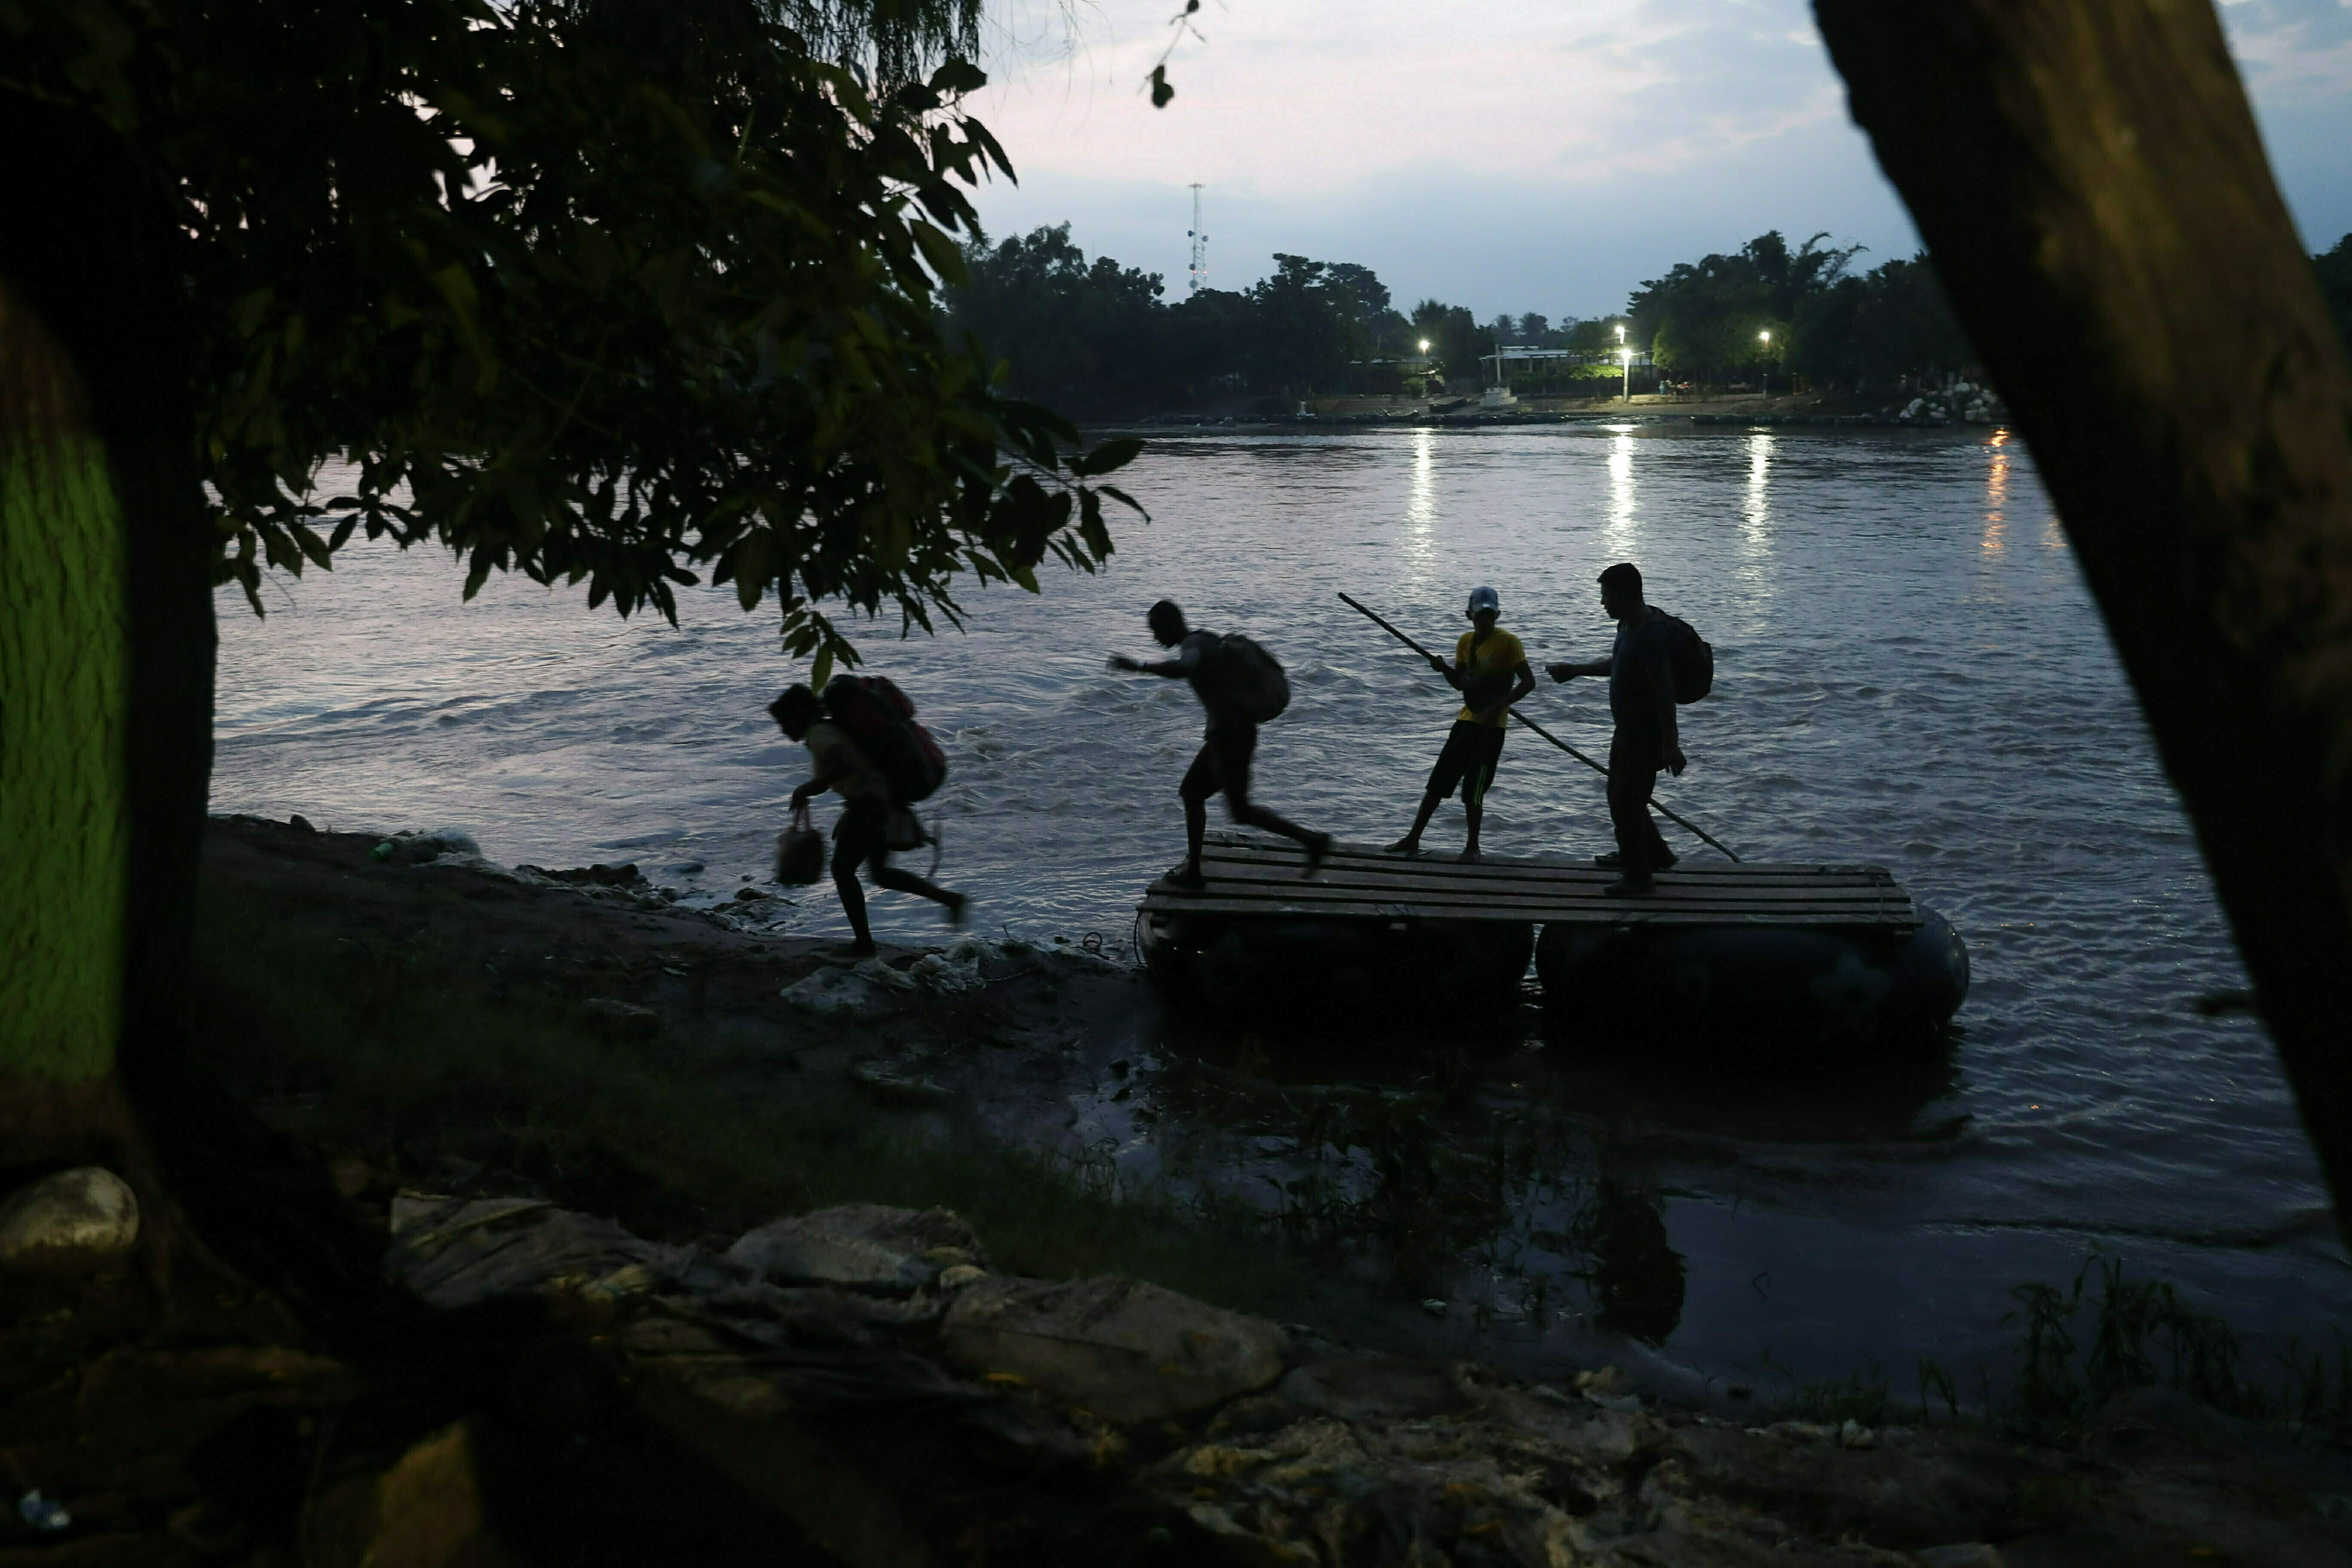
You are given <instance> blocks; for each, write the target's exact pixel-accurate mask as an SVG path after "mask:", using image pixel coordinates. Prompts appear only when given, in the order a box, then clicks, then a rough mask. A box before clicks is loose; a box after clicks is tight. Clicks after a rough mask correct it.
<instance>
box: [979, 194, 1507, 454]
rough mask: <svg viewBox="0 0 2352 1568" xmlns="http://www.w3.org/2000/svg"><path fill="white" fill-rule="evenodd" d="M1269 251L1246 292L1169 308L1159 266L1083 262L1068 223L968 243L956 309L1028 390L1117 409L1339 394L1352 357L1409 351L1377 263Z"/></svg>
mask: <svg viewBox="0 0 2352 1568" xmlns="http://www.w3.org/2000/svg"><path fill="white" fill-rule="evenodd" d="M1274 260H1275V271H1274V272H1273V274H1272V275H1271V276H1269V277H1266V278H1264V279H1260V280H1259V281H1258V282H1256V283H1255V284H1253V285H1252V286H1251V287H1250V288H1248V289H1244V290H1240V291H1234V290H1228V289H1203V290H1202V291H1201V292H1200V293H1197V294H1194V295H1192V296H1190V297H1188V298H1186V299H1184V300H1180V301H1178V302H1176V303H1174V304H1172V305H1171V304H1169V303H1168V302H1167V301H1166V300H1164V299H1163V298H1162V296H1163V294H1164V293H1165V291H1166V283H1165V280H1164V279H1162V278H1161V276H1160V274H1159V273H1156V272H1144V271H1142V270H1140V269H1139V268H1132V267H1121V266H1120V265H1119V264H1118V262H1117V261H1115V260H1113V259H1112V258H1109V257H1107V256H1104V257H1097V258H1095V259H1094V260H1093V261H1092V262H1088V261H1087V257H1086V253H1085V252H1084V251H1083V250H1081V249H1079V248H1078V247H1076V245H1074V244H1072V243H1071V242H1070V228H1069V225H1067V224H1060V225H1056V226H1052V227H1048V228H1039V229H1035V230H1033V231H1032V232H1030V233H1028V234H1026V235H1021V236H1018V237H1013V238H1011V239H1007V240H1004V241H1003V242H1001V243H999V244H996V245H994V246H991V245H989V244H987V243H985V242H984V241H979V240H975V241H973V242H972V243H971V244H969V245H968V246H967V247H965V252H964V261H965V270H966V275H967V276H966V279H965V281H964V282H963V283H962V284H961V285H960V286H959V287H957V288H955V289H951V290H950V293H949V308H950V313H951V317H952V320H953V322H954V324H955V326H956V327H957V328H959V329H961V330H962V331H968V332H970V333H971V334H972V335H973V336H975V337H976V338H978V339H979V340H980V341H981V342H983V343H984V344H986V345H987V350H988V352H989V353H993V354H1002V355H1003V359H1004V364H1005V368H1006V374H1007V377H1008V384H1009V385H1010V386H1012V387H1013V388H1014V389H1016V390H1018V391H1019V392H1020V393H1021V394H1022V395H1024V396H1028V397H1032V398H1035V399H1037V400H1039V401H1041V402H1045V403H1049V404H1052V405H1055V406H1056V407H1063V408H1071V409H1076V410H1080V411H1083V412H1085V413H1087V414H1089V415H1099V416H1113V417H1116V416H1131V415H1135V414H1140V413H1148V412H1151V411H1154V410H1156V409H1160V408H1164V407H1167V406H1169V405H1183V404H1198V403H1202V402H1208V401H1214V400H1218V399H1221V398H1223V397H1227V396H1231V395H1236V394H1243V395H1246V394H1255V395H1261V396H1275V395H1284V394H1297V393H1303V392H1307V391H1316V390H1319V391H1332V390H1337V389H1339V388H1341V387H1345V386H1348V385H1349V384H1352V383H1353V382H1354V381H1356V380H1357V379H1359V378H1360V377H1359V373H1358V371H1357V369H1356V367H1355V362H1357V361H1359V360H1361V359H1365V358H1368V357H1370V356H1373V355H1376V354H1389V355H1402V354H1408V353H1412V348H1411V347H1410V346H1409V345H1410V343H1411V341H1412V336H1413V329H1412V324H1411V323H1409V322H1408V321H1405V319H1404V318H1403V317H1402V316H1401V315H1399V314H1398V313H1397V312H1396V310H1394V309H1392V308H1391V305H1390V303H1389V291H1388V289H1387V288H1386V287H1385V286H1383V285H1382V284H1381V280H1380V279H1379V278H1378V277H1377V276H1375V275H1374V274H1373V272H1372V271H1371V269H1370V268H1366V267H1361V266H1358V265H1356V264H1355V263H1352V262H1344V261H1341V262H1324V261H1315V260H1311V259H1309V258H1307V257H1304V256H1287V255H1277V256H1276V257H1275V258H1274ZM1440 308H1441V309H1443V307H1440ZM1462 315H1463V318H1464V320H1465V321H1467V320H1468V316H1469V312H1467V311H1466V310H1465V311H1463V312H1462Z"/></svg>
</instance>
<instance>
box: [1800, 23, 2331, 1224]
mask: <svg viewBox="0 0 2352 1568" xmlns="http://www.w3.org/2000/svg"><path fill="white" fill-rule="evenodd" d="M1814 11H1815V14H1816V16H1818V18H1819V20H1820V23H1821V27H1822V34H1823V36H1824V37H1826V38H1827V40H1828V42H1829V47H1830V53H1831V55H1832V58H1834V59H1835V60H1836V62H1837V67H1838V69H1839V70H1840V71H1842V72H1843V74H1844V77H1845V79H1846V83H1847V86H1848V88H1849V89H1850V93H1851V100H1852V106H1853V117H1854V119H1855V120H1856V121H1858V122H1859V123H1860V124H1861V125H1862V127H1863V128H1864V130H1865V131H1867V132H1869V133H1870V136H1871V140H1872V142H1873V144H1874V147H1875V149H1876V151H1877V154H1878V161H1879V163H1880V164H1881V165H1882V166H1883V167H1884V168H1885V171H1886V174H1887V175H1888V177H1889V178H1890V179H1892V180H1893V181H1894V183H1895V186H1896V188H1897V189H1898V190H1899V191H1901V193H1902V195H1903V198H1904V200H1905V201H1906V203H1907V204H1908V205H1909V206H1910V209H1911V213H1912V216H1913V217H1914V218H1915V219H1916V221H1917V223H1918V226H1919V232H1920V233H1921V235H1922V236H1923V237H1925V238H1926V239H1927V247H1928V250H1929V252H1930V254H1931V255H1932V257H1933V258H1934V260H1935V264H1936V268H1937V272H1938V274H1940V276H1941V277H1942V279H1943V281H1944V284H1945V287H1946V289H1948V292H1949V294H1950V297H1951V300H1952V303H1953V305H1954V306H1955V308H1956V309H1957V310H1958V313H1959V316H1960V319H1961V321H1963V323H1964V324H1965V325H1966V326H1967V329H1968V331H1969V337H1970V338H1971V339H1972V340H1973V341H1974V342H1975V344H1976V347H1977V349H1978V351H1979V353H1980V354H1981V355H1982V356H1983V359H1984V363H1985V364H1986V366H1987V367H1988V369H1989V370H1990V372H1991V374H1992V378H1993V380H1994V381H1995V383H1996V384H1998V385H1999V386H2000V391H2001V395H2003V396H2004V397H2005V398H2007V399H2008V401H2009V405H2010V406H2011V409H2012V410H2013V411H2014V412H2015V414H2016V416H2017V423H2018V426H2019V428H2020V429H2021V432H2022V433H2023V435H2024V437H2025V438H2026V440H2027V441H2028V443H2029V444H2030V445H2031V446H2032V450H2033V454H2034V459H2035V462H2036V464H2037V466H2038V467H2039V468H2040V469H2041V472H2042V478H2043V479H2044V481H2045V482H2046V483H2047V484H2048V486H2049V489H2050V493H2051V495H2052V497H2053V500H2055V501H2056V502H2057V506H2058V512H2059V515H2060V517H2061V518H2062V519H2063V521H2064V522H2065V526H2066V531H2067V534H2068V537H2069V538H2070V539H2071V540H2072V541H2073V542H2074V548H2075V556H2076V559H2077V560H2078V561H2079V562H2080V563H2081V564H2082V569H2083V572H2084V576H2085V577H2086V578H2087V579H2088V581H2089V584H2090V586H2091V591H2092V593H2093V594H2094V595H2095V596H2096V598H2097V600H2098V603H2099V606H2100V609H2101V610H2102V611H2103V612H2104V614H2105V617H2106V622H2107V627H2108V630H2109V632H2110V633H2111V635H2112V636H2113V637H2114V639H2115V644H2116V651H2117V652H2118V653H2119V654H2120V655H2121V657H2122V659H2123V663H2124V668H2126V670H2127V671H2128V672H2129V674H2130V676H2131V679H2132V683H2133V685H2134V687H2135V688H2136V689H2137V692H2138V695H2139V700H2140V702H2141V704H2142V707H2143V708H2144V710H2145V711H2146V713H2147V721H2148V724H2149V727H2150V728H2151V729H2152V730H2153V731H2154V732H2155V736H2156V742H2157V745H2158V750H2159V751H2160V752H2161V753H2162V755H2163V758H2164V763H2165V766H2166V768H2167V769H2168V771H2169V772H2170V773H2171V775H2172V778H2173V781H2174V783H2175V784H2177V785H2178V786H2179V790H2180V794H2181V797H2182V799H2183V801H2184V802H2185V803H2186V805H2187V806H2188V809H2189V816H2190V819H2191V820H2192V821H2193V822H2194V823H2195V825H2196V828H2197V833H2198V837H2199V841H2200V845H2201V846H2202V847H2203V849H2204V853H2205V858H2206V863H2207V865H2208V866H2209V867H2210V869H2211V872H2212V875H2213V880H2214V884H2215V887H2216V889H2217V890H2218V891H2219V893H2220V895H2221V905H2222V908H2223V910H2226V911H2227V913H2228V915H2229V918H2230V921H2231V926H2232V928H2233V930H2234V931H2235V932H2236V935H2237V940H2238V944H2239V948H2240V950H2241V952H2242V953H2243V954H2244V956H2245V961H2246V965H2247V968H2248V969H2249V970H2250V971H2251V972H2252V976H2253V980H2254V984H2255V988H2256V994H2257V997H2258V1001H2259V1005H2260V1008H2261V1011H2262V1016H2263V1020H2264V1022H2265V1023H2266V1024H2267V1025H2268V1026H2269V1028H2270V1032H2271V1036H2272V1038H2273V1040H2274V1041H2275V1042H2276V1044H2277V1047H2278V1051H2279V1056H2280V1058H2281V1060H2282V1061H2283V1062H2284V1065H2285V1068H2286V1073H2287V1077H2288V1079H2289V1080H2290V1081H2291V1082H2292V1083H2293V1085H2294V1091H2295V1095H2296V1098H2297V1100H2298V1101H2299V1103H2300V1105H2301V1107H2302V1111H2303V1117H2304V1122H2305V1127H2306V1128H2307V1129H2308V1130H2309V1131H2310V1133H2311V1136H2312V1139H2313V1142H2315V1144H2316V1145H2317V1147H2318V1151H2319V1155H2320V1160H2321V1162H2322V1163H2323V1165H2324V1166H2325V1168H2326V1173H2327V1178H2328V1181H2329V1184H2330V1185H2331V1187H2332V1188H2333V1190H2334V1192H2335V1194H2336V1209H2337V1214H2338V1215H2339V1216H2342V1215H2345V1214H2347V1205H2346V1202H2345V1199H2346V1196H2347V1184H2352V1059H2347V1047H2352V369H2348V368H2347V363H2346V359H2345V353H2344V348H2343V345H2342V343H2341V342H2340V341H2339V340H2338V338H2337V336H2336V330H2335V327H2334V324H2333V323H2332V322H2331V321H2330V320H2329V319H2328V316H2327V313H2326V308H2325V305H2324V303H2323V301H2322V300H2321V298H2320V294H2319V290H2318V288H2317V285H2316V284H2315V280H2314V279H2313V276H2312V272H2311V267H2310V263H2309V261H2308V259H2307V258H2305V256H2304V254H2303V247H2302V245H2301V243H2300V241H2299V239H2298V238H2297V237H2296V235H2295V232H2294V226H2293V224H2292V223H2291V222H2290V221H2289V219H2288V216H2287V213H2286V209H2285V206H2284V204H2283V203H2282V202H2281V201H2280V199H2279V195H2278V192H2277V189H2276V187H2275V186H2274V185H2273V183H2272V180H2271V174H2270V168H2269V165H2268V163H2266V161H2265V160H2264V158H2263V148H2262V142H2261V139H2260V137H2259V135H2258V134H2257V132H2256V131H2255V128H2254V121H2253V117H2252V114H2251V112H2250V111H2249V110H2248V109H2247V105H2246V100H2245V94H2244V91H2243V89H2242V87H2241V86H2240V84H2239V81H2238V77H2237V73H2236V71H2235V70H2234V68H2232V67H2231V62H2230V58H2229V53H2228V50H2227V48H2226V47H2225V46H2224V43H2223V40H2222V36H2221V25H2220V23H2219V21H2218V20H2217V19H2216V17H2215V16H2214V14H2213V11H2212V9H2211V7H2210V5H2209V4H2207V3H2206V0H1948V3H1947V4H1944V5H1934V6H1926V7H1922V6H1912V5H1886V4H1885V0H1814ZM2181 1000H2182V1001H2183V1002H2184V1003H2185V1002H2186V1000H2187V999H2186V998H2182V999H2181Z"/></svg>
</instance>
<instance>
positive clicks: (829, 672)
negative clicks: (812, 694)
mask: <svg viewBox="0 0 2352 1568" xmlns="http://www.w3.org/2000/svg"><path fill="white" fill-rule="evenodd" d="M831 679H833V645H832V644H831V643H827V644H825V645H824V647H821V648H819V649H818V650H817V655H816V662H815V663H814V664H813V665H811V666H810V667H809V689H810V690H811V691H823V690H824V683H825V682H826V681H828V680H831ZM853 689H855V688H853Z"/></svg>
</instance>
